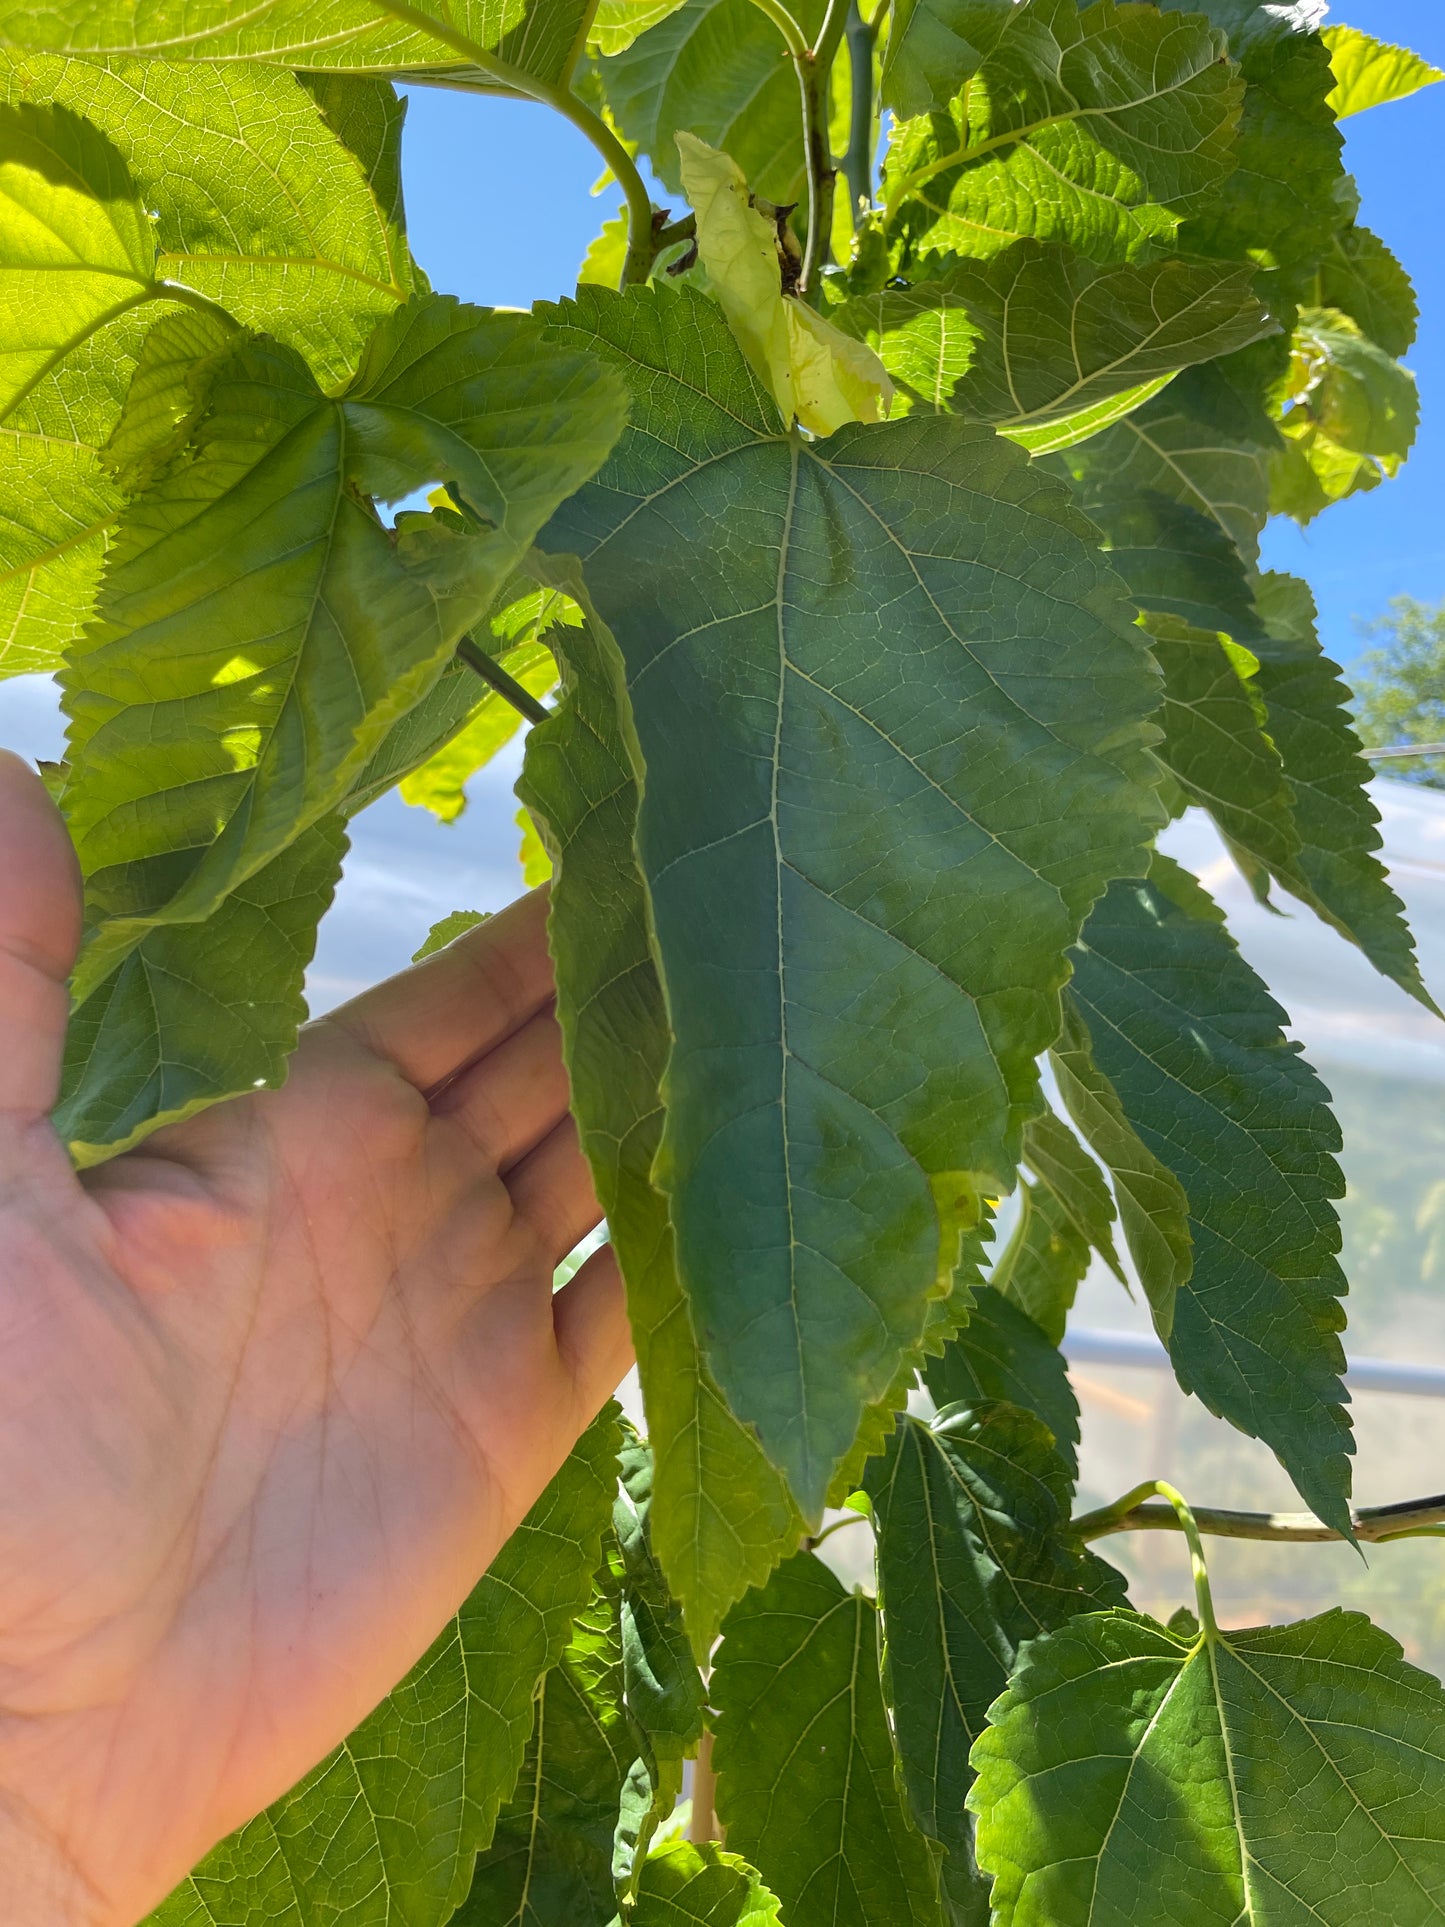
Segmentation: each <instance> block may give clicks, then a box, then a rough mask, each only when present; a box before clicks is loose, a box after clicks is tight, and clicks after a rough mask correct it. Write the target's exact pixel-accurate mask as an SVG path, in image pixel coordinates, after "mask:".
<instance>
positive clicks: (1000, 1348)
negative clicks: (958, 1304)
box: [923, 1284, 1079, 1479]
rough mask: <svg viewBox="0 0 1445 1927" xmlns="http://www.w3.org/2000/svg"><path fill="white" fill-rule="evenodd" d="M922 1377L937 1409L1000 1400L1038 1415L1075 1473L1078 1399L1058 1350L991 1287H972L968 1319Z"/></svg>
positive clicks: (1076, 1469) (1070, 1473) (1077, 1438)
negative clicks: (970, 1308)
mask: <svg viewBox="0 0 1445 1927" xmlns="http://www.w3.org/2000/svg"><path fill="white" fill-rule="evenodd" d="M923 1379H924V1383H925V1384H926V1385H927V1387H928V1390H929V1393H930V1395H931V1396H932V1399H933V1402H934V1404H935V1405H936V1406H937V1407H938V1409H939V1410H940V1411H942V1410H943V1408H944V1407H945V1406H946V1405H982V1404H984V1403H986V1402H990V1401H993V1400H997V1399H1003V1400H1005V1401H1006V1402H1007V1403H1009V1404H1010V1405H1021V1406H1022V1407H1023V1408H1024V1410H1025V1411H1029V1412H1034V1413H1036V1414H1037V1415H1038V1417H1039V1418H1041V1419H1042V1420H1043V1422H1044V1424H1045V1425H1046V1426H1047V1427H1048V1428H1049V1431H1050V1432H1051V1433H1052V1435H1053V1440H1054V1445H1055V1448H1056V1450H1057V1451H1058V1454H1059V1457H1060V1458H1061V1459H1062V1461H1063V1463H1064V1466H1065V1469H1066V1470H1067V1472H1068V1475H1069V1477H1070V1478H1071V1479H1073V1478H1076V1477H1077V1476H1078V1470H1079V1466H1078V1448H1079V1403H1078V1400H1077V1399H1076V1398H1075V1397H1074V1391H1073V1387H1072V1386H1071V1385H1070V1383H1069V1373H1068V1368H1067V1366H1066V1365H1065V1364H1064V1359H1063V1354H1062V1353H1061V1352H1060V1351H1059V1350H1058V1348H1057V1347H1056V1346H1054V1345H1051V1344H1050V1343H1049V1341H1048V1339H1047V1338H1046V1337H1045V1336H1044V1334H1043V1332H1042V1331H1040V1329H1039V1327H1038V1326H1037V1325H1036V1324H1035V1323H1034V1321H1033V1319H1032V1318H1030V1317H1028V1315H1027V1314H1026V1313H1024V1312H1022V1311H1020V1310H1019V1308H1018V1306H1017V1305H1013V1304H1010V1303H1009V1301H1008V1299H1007V1298H1005V1297H1004V1296H1003V1294H1002V1293H1001V1292H998V1291H995V1290H994V1288H993V1287H992V1285H982V1284H981V1285H978V1286H977V1287H975V1290H974V1300H973V1308H972V1310H971V1311H970V1312H969V1315H968V1323H967V1324H966V1325H965V1326H964V1328H963V1330H962V1331H961V1332H959V1333H958V1335H957V1337H955V1338H953V1339H952V1340H950V1342H949V1343H948V1344H947V1345H946V1346H945V1347H944V1349H943V1351H942V1353H941V1354H940V1356H939V1357H937V1358H931V1359H929V1360H928V1361H927V1363H926V1364H925V1365H924V1367H923Z"/></svg>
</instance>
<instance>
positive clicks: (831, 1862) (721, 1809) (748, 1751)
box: [711, 1552, 942, 1927]
mask: <svg viewBox="0 0 1445 1927" xmlns="http://www.w3.org/2000/svg"><path fill="white" fill-rule="evenodd" d="M878 1663H879V1662H878V1612H877V1608H876V1607H875V1606H874V1605H873V1603H872V1601H871V1600H868V1599H864V1598H863V1597H862V1596H861V1594H858V1593H851V1594H850V1593H846V1592H844V1590H843V1587H842V1585H841V1584H840V1582H839V1581H838V1580H837V1579H836V1578H835V1577H834V1575H833V1574H832V1573H831V1572H830V1571H829V1570H828V1568H827V1567H826V1566H825V1565H824V1564H823V1563H822V1561H821V1560H819V1559H815V1558H814V1556H813V1555H812V1553H810V1552H800V1553H797V1554H795V1555H794V1556H793V1558H791V1559H789V1560H788V1561H787V1563H786V1564H785V1565H782V1566H780V1567H779V1568H778V1570H777V1571H776V1572H775V1573H774V1574H773V1576H772V1578H771V1579H770V1580H769V1581H768V1583H767V1585H766V1586H765V1587H764V1588H763V1589H762V1590H761V1591H760V1592H753V1593H750V1594H749V1595H748V1596H747V1598H746V1599H744V1600H743V1602H742V1603H741V1605H738V1606H734V1608H733V1610H732V1612H731V1613H730V1614H729V1615H728V1620H727V1625H726V1627H725V1629H724V1633H723V1643H722V1646H721V1648H720V1649H719V1651H718V1655H717V1659H716V1662H715V1664H714V1667H713V1674H712V1684H711V1693H712V1702H713V1705H714V1706H715V1707H716V1709H717V1715H718V1718H717V1727H716V1735H717V1737H716V1741H715V1743H714V1747H713V1764H714V1766H715V1768H716V1769H717V1775H718V1782H717V1800H718V1816H719V1818H720V1819H721V1820H722V1821H723V1823H724V1825H725V1826H726V1828H727V1838H728V1841H729V1843H730V1845H731V1846H732V1847H734V1848H735V1849H736V1850H737V1851H739V1852H740V1853H742V1854H744V1855H745V1856H746V1858H747V1859H748V1860H749V1861H750V1862H751V1863H752V1864H753V1865H754V1866H755V1867H756V1868H757V1869H758V1871H759V1873H760V1874H761V1875H762V1877H763V1879H764V1880H765V1881H766V1882H767V1884H768V1886H769V1888H770V1889H771V1890H772V1891H773V1892H774V1893H775V1894H776V1895H777V1897H778V1900H779V1903H780V1905H781V1909H782V1916H783V1919H784V1920H785V1921H786V1922H787V1924H788V1927H878V1923H880V1922H882V1921H887V1922H888V1923H889V1927H941V1922H942V1915H941V1913H940V1910H939V1902H938V1897H937V1888H936V1879H937V1876H936V1870H935V1866H934V1861H933V1855H932V1853H931V1851H930V1849H929V1847H928V1846H927V1845H926V1844H925V1842H924V1841H923V1839H922V1838H921V1837H920V1836H919V1835H918V1834H917V1833H916V1832H915V1831H914V1829H913V1826H912V1824H911V1822H910V1821H909V1819H908V1817H907V1814H906V1813H905V1811H904V1807H903V1802H902V1800H901V1798H900V1795H899V1788H898V1783H897V1779H896V1776H895V1763H894V1755H893V1742H892V1738H891V1736H890V1734H889V1730H888V1719H887V1715H886V1713H885V1711H884V1706H883V1689H882V1685H881V1683H880V1680H879V1674H878Z"/></svg>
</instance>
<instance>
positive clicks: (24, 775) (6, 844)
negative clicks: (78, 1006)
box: [0, 750, 81, 1120]
mask: <svg viewBox="0 0 1445 1927" xmlns="http://www.w3.org/2000/svg"><path fill="white" fill-rule="evenodd" d="M80 917H81V887H80V866H79V864H78V863H77V862H76V858H75V851H74V849H73V847H72V845H71V841H70V837H69V835H68V833H67V831H66V828H65V824H64V821H63V820H62V818H61V815H60V812H59V810H57V809H56V807H55V805H54V804H53V803H52V802H51V800H50V798H49V796H48V795H47V794H46V790H45V785H44V784H43V783H42V782H41V780H40V778H39V777H38V776H37V775H36V773H35V771H34V770H33V769H31V768H30V767H29V765H28V764H26V763H24V762H22V761H21V759H20V758H19V757H18V756H12V755H11V753H10V751H9V750H0V1113H4V1114H8V1115H11V1116H17V1117H20V1118H22V1119H27V1120H28V1119H33V1118H37V1117H43V1116H44V1115H45V1114H46V1112H48V1111H50V1110H52V1109H53V1108H54V1105H55V1100H56V1098H57V1097H58V1096H59V1094H60V1064H61V1058H62V1056H63V1054H64V1051H65V1026H66V1020H67V1018H68V1017H69V1014H70V999H69V995H68V993H67V990H66V979H67V977H68V976H69V974H70V967H71V965H72V964H73V963H74V962H75V953H76V951H77V949H78V948H79V947H80Z"/></svg>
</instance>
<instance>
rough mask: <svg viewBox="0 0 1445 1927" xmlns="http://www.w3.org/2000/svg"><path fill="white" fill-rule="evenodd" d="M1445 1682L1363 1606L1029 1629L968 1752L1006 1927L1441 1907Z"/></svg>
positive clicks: (996, 1907)
mask: <svg viewBox="0 0 1445 1927" xmlns="http://www.w3.org/2000/svg"><path fill="white" fill-rule="evenodd" d="M1442 1730H1445V1695H1442V1690H1441V1687H1440V1684H1439V1682H1438V1681H1437V1680H1434V1679H1431V1678H1430V1677H1429V1675H1428V1674H1425V1673H1421V1672H1418V1671H1417V1670H1416V1669H1415V1668H1414V1667H1413V1666H1408V1665H1406V1664H1405V1662H1404V1661H1403V1659H1402V1658H1401V1656H1400V1648H1399V1647H1398V1645H1396V1643H1395V1641H1394V1640H1393V1639H1391V1638H1390V1637H1389V1635H1388V1634H1386V1633H1383V1632H1380V1631H1379V1630H1378V1629H1377V1628H1376V1627H1374V1626H1372V1625H1371V1624H1370V1622H1369V1620H1367V1619H1365V1618H1364V1617H1363V1616H1362V1615H1360V1614H1357V1613H1344V1612H1338V1611H1336V1612H1328V1613H1324V1614H1322V1615H1321V1616H1320V1617H1319V1618H1317V1619H1305V1620H1301V1621H1299V1622H1298V1623H1297V1624H1295V1625H1293V1626H1266V1627H1260V1628H1255V1629H1253V1630H1250V1631H1247V1632H1225V1633H1215V1634H1212V1635H1206V1634H1199V1633H1197V1632H1189V1631H1181V1632H1174V1631H1171V1630H1166V1629H1165V1628H1164V1627H1163V1626H1160V1625H1157V1624H1156V1623H1155V1622H1154V1621H1153V1620H1150V1619H1145V1618H1143V1617H1142V1616H1141V1615H1139V1614H1137V1613H1130V1612H1112V1613H1101V1614H1097V1615H1089V1616H1087V1617H1083V1618H1078V1619H1073V1620H1071V1621H1070V1622H1069V1623H1068V1624H1067V1625H1065V1626H1063V1627H1062V1628H1060V1629H1059V1630H1058V1631H1056V1632H1052V1633H1050V1634H1049V1635H1048V1636H1047V1637H1046V1638H1044V1639H1041V1640H1039V1641H1037V1642H1036V1643H1035V1644H1034V1645H1032V1646H1030V1647H1029V1649H1028V1651H1027V1653H1026V1654H1025V1656H1024V1659H1023V1662H1022V1665H1021V1666H1020V1668H1019V1671H1018V1672H1017V1673H1016V1675H1015V1677H1014V1679H1013V1681H1012V1682H1011V1684H1010V1686H1009V1689H1008V1691H1007V1693H1005V1694H1004V1696H1003V1698H1002V1699H1000V1700H999V1702H998V1704H997V1705H996V1706H995V1707H994V1709H993V1712H992V1714H991V1716H990V1723H989V1728H988V1731H987V1733H986V1734H985V1735H984V1736H983V1737H982V1738H981V1739H980V1740H979V1742H978V1744H977V1746H976V1747H975V1749H974V1754H973V1763H974V1767H975V1770H976V1772H977V1774H978V1779H977V1781H976V1783H975V1785H974V1788H973V1791H972V1793H971V1794H970V1796H969V1800H970V1805H971V1807H972V1809H973V1811H974V1812H975V1813H976V1814H977V1816H978V1850H979V1858H980V1860H981V1861H982V1863H983V1865H984V1866H985V1867H986V1868H987V1869H988V1871H989V1872H990V1873H992V1874H993V1875H994V1885H993V1919H994V1921H995V1922H996V1923H997V1924H998V1927H1024V1923H1025V1922H1029V1923H1042V1922H1044V1921H1047V1922H1048V1923H1049V1927H1123V1924H1124V1923H1125V1922H1133V1921H1138V1920H1171V1921H1180V1922H1183V1921H1186V1920H1187V1922H1188V1923H1189V1927H1235V1924H1236V1923H1237V1922H1240V1921H1261V1922H1263V1921H1269V1922H1271V1923H1276V1922H1277V1923H1279V1927H1295V1924H1296V1923H1298V1924H1299V1927H1304V1924H1305V1923H1306V1922H1309V1923H1319V1927H1356V1923H1358V1922H1361V1921H1367V1920H1368V1921H1390V1922H1392V1923H1394V1922H1398V1923H1400V1927H1426V1924H1427V1923H1433V1922H1437V1921H1439V1920H1441V1919H1442V1918H1445V1909H1442V1906H1441V1902H1440V1898H1439V1896H1440V1894H1441V1893H1442V1891H1445V1826H1442V1817H1441V1816H1442V1813H1445V1746H1442V1742H1441V1733H1442Z"/></svg>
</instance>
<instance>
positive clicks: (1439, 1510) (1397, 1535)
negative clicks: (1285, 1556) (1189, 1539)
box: [1073, 1485, 1445, 1546]
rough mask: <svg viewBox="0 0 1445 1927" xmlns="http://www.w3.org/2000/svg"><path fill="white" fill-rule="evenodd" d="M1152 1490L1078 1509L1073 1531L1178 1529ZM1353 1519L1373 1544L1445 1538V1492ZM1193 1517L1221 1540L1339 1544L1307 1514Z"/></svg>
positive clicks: (1092, 1535)
mask: <svg viewBox="0 0 1445 1927" xmlns="http://www.w3.org/2000/svg"><path fill="white" fill-rule="evenodd" d="M1153 1491H1154V1488H1153V1486H1149V1485H1142V1486H1139V1487H1138V1488H1137V1489H1136V1490H1135V1491H1133V1492H1130V1493H1128V1494H1126V1495H1125V1497H1124V1498H1122V1499H1119V1500H1116V1501H1115V1503H1114V1504H1113V1505H1108V1506H1101V1507H1100V1509H1099V1510H1098V1511H1097V1512H1085V1513H1081V1514H1080V1515H1079V1517H1078V1518H1077V1519H1075V1520H1074V1521H1073V1530H1074V1531H1075V1532H1076V1533H1077V1534H1078V1536H1079V1538H1080V1539H1084V1540H1088V1539H1103V1538H1106V1537H1107V1536H1108V1535H1109V1534H1110V1533H1113V1532H1177V1531H1179V1530H1180V1522H1179V1518H1178V1515H1177V1514H1176V1512H1175V1511H1174V1508H1173V1506H1171V1505H1149V1504H1146V1503H1143V1501H1145V1500H1147V1499H1149V1498H1150V1497H1152V1495H1153ZM1352 1519H1353V1525H1354V1531H1355V1537H1356V1538H1357V1539H1360V1540H1364V1541H1367V1542H1370V1543H1373V1544H1375V1545H1384V1544H1386V1543H1388V1541H1390V1540H1392V1539H1407V1538H1409V1539H1419V1538H1432V1539H1433V1538H1439V1537H1442V1536H1445V1493H1436V1494H1435V1495H1434V1496H1433V1497H1431V1498H1428V1499H1404V1500H1401V1501H1399V1502H1398V1503H1397V1504H1395V1505H1377V1506H1362V1507H1361V1508H1360V1510H1359V1511H1358V1512H1356V1513H1354V1514H1353V1515H1352ZM1194 1521H1195V1524H1196V1525H1197V1526H1198V1528H1199V1530H1200V1531H1201V1532H1202V1533H1207V1534H1209V1535H1210V1536H1211V1537H1214V1538H1220V1539H1256V1540H1267V1541H1269V1542H1271V1543H1273V1544H1282V1545H1300V1546H1323V1545H1333V1544H1336V1543H1340V1544H1342V1543H1343V1542H1344V1541H1343V1535H1342V1534H1340V1533H1338V1532H1336V1531H1335V1529H1334V1527H1333V1526H1327V1525H1322V1524H1321V1522H1320V1521H1319V1520H1318V1519H1317V1518H1316V1517H1315V1515H1314V1514H1313V1513H1312V1512H1229V1511H1223V1510H1221V1509H1219V1508H1217V1507H1215V1506H1198V1507H1197V1508H1196V1509H1195V1512H1194Z"/></svg>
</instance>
